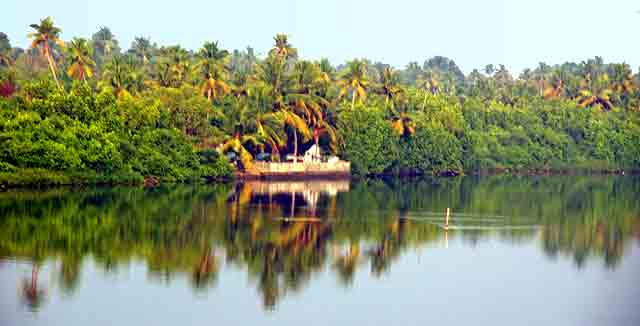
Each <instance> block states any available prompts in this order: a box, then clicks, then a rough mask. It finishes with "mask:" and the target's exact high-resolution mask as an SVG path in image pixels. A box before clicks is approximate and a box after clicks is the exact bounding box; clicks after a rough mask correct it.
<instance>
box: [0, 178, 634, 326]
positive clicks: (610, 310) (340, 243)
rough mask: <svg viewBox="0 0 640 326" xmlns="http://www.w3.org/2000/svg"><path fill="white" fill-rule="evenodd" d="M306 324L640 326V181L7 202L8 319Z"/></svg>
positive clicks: (44, 194) (294, 188)
mask: <svg viewBox="0 0 640 326" xmlns="http://www.w3.org/2000/svg"><path fill="white" fill-rule="evenodd" d="M447 210H448V211H449V219H448V224H447V217H446V216H447V213H446V212H447ZM301 323H302V324H304V325H305V326H311V325H425V324H434V323H438V324H460V325H489V324H490V325H640V178H638V177H616V176H554V177H508V176H494V177H482V178H480V177H461V178H436V179H422V180H413V179H412V180H401V179H388V180H368V181H359V182H356V181H352V182H349V181H335V180H334V181H307V182H258V181H254V182H245V183H237V184H230V185H195V186H194V185H191V186H190V185H167V186H162V187H158V188H153V189H143V188H135V187H114V188H73V189H72V188H54V189H43V190H11V191H6V192H2V193H0V325H49V326H50V325H211V324H222V325H280V326H282V325H299V324H301Z"/></svg>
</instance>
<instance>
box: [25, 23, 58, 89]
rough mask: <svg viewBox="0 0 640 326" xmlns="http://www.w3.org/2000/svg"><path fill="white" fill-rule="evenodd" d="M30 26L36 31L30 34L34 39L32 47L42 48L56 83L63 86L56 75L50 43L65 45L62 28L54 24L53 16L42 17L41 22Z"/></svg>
mask: <svg viewBox="0 0 640 326" xmlns="http://www.w3.org/2000/svg"><path fill="white" fill-rule="evenodd" d="M29 26H30V27H31V28H33V29H35V32H33V33H30V34H29V38H30V39H32V41H31V48H40V53H41V54H42V55H43V56H44V57H46V58H47V61H48V62H49V69H50V70H51V74H52V75H53V79H54V80H55V82H56V85H58V87H61V86H60V82H59V81H58V77H57V75H56V68H55V63H54V62H53V57H52V56H51V45H50V44H51V43H54V44H58V45H59V46H61V47H62V46H64V43H63V42H62V40H60V38H59V37H60V33H61V32H62V30H61V29H60V28H58V27H56V26H55V25H54V24H53V19H52V18H51V17H47V18H44V19H41V20H40V24H31V25H29Z"/></svg>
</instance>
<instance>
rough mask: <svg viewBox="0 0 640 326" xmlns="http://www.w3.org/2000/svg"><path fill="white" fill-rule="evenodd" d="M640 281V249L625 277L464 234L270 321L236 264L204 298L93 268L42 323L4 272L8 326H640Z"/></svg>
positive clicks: (305, 298) (329, 276)
mask: <svg viewBox="0 0 640 326" xmlns="http://www.w3.org/2000/svg"><path fill="white" fill-rule="evenodd" d="M47 269H48V272H45V273H43V274H47V273H51V270H50V268H44V270H43V271H46V270H47ZM638 271H640V247H638V246H633V249H632V250H629V252H628V253H627V254H626V258H625V260H624V261H623V263H622V264H621V265H620V266H619V267H618V268H616V270H609V269H606V268H604V267H603V266H602V265H598V264H591V265H588V266H587V267H586V268H583V269H581V270H576V269H575V266H573V264H572V262H571V261H570V260H566V259H560V260H557V261H551V260H549V259H547V257H546V256H545V255H544V254H543V253H542V252H541V251H540V250H539V248H538V246H537V245H536V244H535V243H527V244H523V245H517V246H514V245H512V244H510V243H505V242H503V241H498V240H488V241H482V242H481V243H478V244H476V245H475V246H473V247H472V246H469V243H467V242H465V241H463V240H462V239H461V238H459V237H455V236H453V237H450V239H449V246H448V248H447V249H444V248H443V247H440V246H434V247H425V248H421V249H420V250H417V251H410V252H407V253H405V254H404V255H403V256H402V257H401V258H400V259H399V260H397V261H396V262H395V263H394V265H393V267H392V268H391V271H390V272H389V273H388V274H385V275H384V276H383V277H382V278H379V279H378V278H373V277H372V276H371V273H370V271H369V270H368V269H366V268H363V269H360V270H358V271H357V272H356V275H355V277H354V282H353V284H352V285H351V286H349V287H347V288H344V287H342V286H340V285H339V282H338V281H337V280H336V275H335V273H333V272H332V271H330V269H329V268H325V269H324V271H322V272H320V273H318V274H315V275H314V276H313V278H312V280H311V282H309V284H308V286H306V287H305V288H304V289H303V290H302V291H299V292H298V293H290V294H289V295H288V296H287V297H285V298H283V299H282V301H281V302H280V303H279V304H278V306H277V310H276V311H272V312H267V311H265V310H264V309H263V308H262V304H261V298H260V297H259V295H258V294H257V293H256V290H255V287H256V284H255V282H253V281H249V280H248V279H247V276H246V272H245V271H243V269H242V268H238V267H235V266H224V267H223V268H222V270H221V272H220V277H219V279H218V280H217V282H216V284H215V286H213V288H211V289H210V290H208V291H206V292H194V291H193V290H192V288H191V287H190V286H189V281H188V280H187V279H186V278H185V277H183V276H178V277H176V278H175V279H173V280H172V281H170V282H166V281H162V280H158V279H154V278H150V277H149V275H148V273H147V268H146V267H145V265H144V264H143V263H132V264H131V265H129V266H125V267H122V268H119V269H118V271H117V272H116V273H115V274H113V275H105V272H104V271H103V270H102V269H101V268H100V267H97V266H95V265H94V264H93V263H90V262H87V263H85V264H84V265H83V271H82V280H81V281H80V282H81V284H82V285H81V286H80V287H79V289H78V291H77V292H76V293H74V294H73V295H72V296H64V295H61V294H60V293H59V291H55V287H56V285H55V282H48V285H49V287H52V288H54V289H52V290H51V292H52V293H51V295H50V297H49V298H48V299H47V304H46V305H43V308H42V310H41V311H40V312H39V313H38V315H36V316H33V315H30V314H29V313H28V312H27V311H26V308H25V307H24V306H21V305H19V302H20V300H19V299H18V298H17V292H16V291H15V290H14V289H15V288H13V287H12V285H13V284H16V283H15V281H16V280H18V279H19V278H20V277H21V276H26V275H28V274H29V273H30V269H29V266H28V265H25V264H20V265H14V264H12V263H3V266H2V267H1V268H0V279H2V294H0V302H2V304H1V306H2V309H1V310H0V312H1V313H2V314H1V316H2V317H0V324H2V325H18V324H19V325H114V324H120V325H124V324H132V325H135V324H137V325H140V324H150V323H152V324H154V325H175V324H188V325H205V324H211V323H212V322H214V323H216V324H222V325H232V324H243V325H248V324H259V325H293V324H299V323H301V322H303V323H304V324H305V325H327V324H338V325H343V324H363V325H397V324H406V325H424V324H425V323H448V324H450V323H456V324H465V325H469V324H473V325H482V324H492V325H525V324H526V325H528V324H538V325H603V324H616V325H637V322H638V321H640V310H639V309H638V304H639V302H640V301H639V300H640V290H639V288H638V286H637V284H638V281H640V280H639V277H638ZM44 283H45V281H44V279H43V284H44ZM17 321H20V322H17Z"/></svg>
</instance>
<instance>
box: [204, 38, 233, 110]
mask: <svg viewBox="0 0 640 326" xmlns="http://www.w3.org/2000/svg"><path fill="white" fill-rule="evenodd" d="M228 55H229V52H227V51H226V50H221V49H219V48H218V42H205V43H204V45H203V47H202V48H201V49H200V52H199V53H198V57H199V59H200V61H199V62H198V68H200V71H201V72H202V75H203V77H204V81H203V83H202V85H201V90H202V93H203V94H205V96H207V99H208V100H210V101H211V100H213V99H216V98H217V97H218V95H226V94H228V93H229V92H231V87H230V86H229V85H228V84H227V83H226V81H225V79H226V73H227V69H226V67H225V63H226V61H227V59H228Z"/></svg>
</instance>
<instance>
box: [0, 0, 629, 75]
mask: <svg viewBox="0 0 640 326" xmlns="http://www.w3.org/2000/svg"><path fill="white" fill-rule="evenodd" d="M5 1H9V3H4V4H3V5H2V11H1V12H0V22H1V23H0V31H2V32H5V33H7V34H8V35H9V37H10V39H11V41H12V44H14V45H17V46H23V47H24V46H27V44H28V41H27V39H26V35H27V33H28V32H29V24H30V23H35V22H38V20H39V19H40V18H42V17H45V16H52V17H53V18H54V20H55V22H56V24H58V25H59V26H60V27H62V29H63V33H62V38H63V39H70V38H72V37H74V36H82V37H90V36H91V34H92V33H94V32H95V31H96V30H97V29H98V28H99V27H100V26H108V27H109V28H111V30H112V32H113V33H114V34H115V35H116V36H117V38H118V39H119V41H120V44H121V46H122V47H123V48H125V49H126V48H128V47H129V45H130V43H131V40H132V39H133V37H134V36H140V35H142V36H147V37H151V39H152V41H155V42H158V43H159V44H164V45H170V44H178V43H179V44H181V45H183V46H185V47H187V48H191V49H197V48H198V47H200V45H201V44H202V43H203V42H204V41H206V40H220V42H221V44H222V46H223V47H224V48H227V49H234V48H244V47H245V46H247V45H251V46H252V47H254V48H255V49H256V51H258V52H259V53H266V52H267V51H268V49H269V47H270V46H271V44H272V43H273V42H272V36H273V35H274V34H276V33H279V32H284V33H286V34H289V35H290V37H291V39H290V41H291V43H292V44H293V45H294V46H296V47H297V48H298V50H299V52H300V54H301V55H302V56H303V57H305V58H310V59H316V58H320V57H328V58H329V59H331V61H332V62H333V63H334V64H338V63H342V62H344V61H345V60H349V59H353V58H356V57H367V58H370V59H371V60H374V61H382V62H385V63H390V64H392V65H394V66H396V67H402V66H404V65H406V63H408V62H409V61H412V60H415V61H418V62H420V63H422V62H423V61H424V60H425V59H427V58H429V57H432V56H435V55H443V56H447V57H450V58H452V59H454V60H455V61H456V62H457V63H458V65H459V66H460V67H461V68H462V70H463V71H465V72H467V73H468V72H469V71H471V70H472V69H474V68H482V67H484V66H485V65H486V64H488V63H493V64H500V63H504V64H505V65H506V66H507V67H509V68H510V69H512V70H514V71H516V72H519V71H521V70H522V69H524V68H526V67H535V66H536V65H537V63H538V62H539V61H545V62H547V63H561V62H564V61H582V60H585V59H587V58H590V57H593V56H596V55H599V56H602V57H604V59H605V61H607V62H609V61H616V62H622V61H625V62H627V63H629V64H631V66H632V67H633V68H634V71H635V70H637V69H638V65H640V38H639V36H638V35H639V34H640V13H638V10H640V1H637V0H608V1H595V0H535V1H530V0H521V1H515V0H514V1H506V0H504V1H501V0H484V1H475V0H474V1H461V0H447V1H443V0H439V1H427V0H424V1H419V0H395V1H378V0H368V1H365V0H356V1H346V0H323V1H311V0H307V1H304V0H299V1H296V0H271V1H243V0H230V1H224V2H223V1H200V0H183V1H170V2H162V1H146V0H144V1H143V0H128V1H124V0H109V1H63V0H59V1H51V0H50V1H41V0H31V1H23V0H5Z"/></svg>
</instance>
